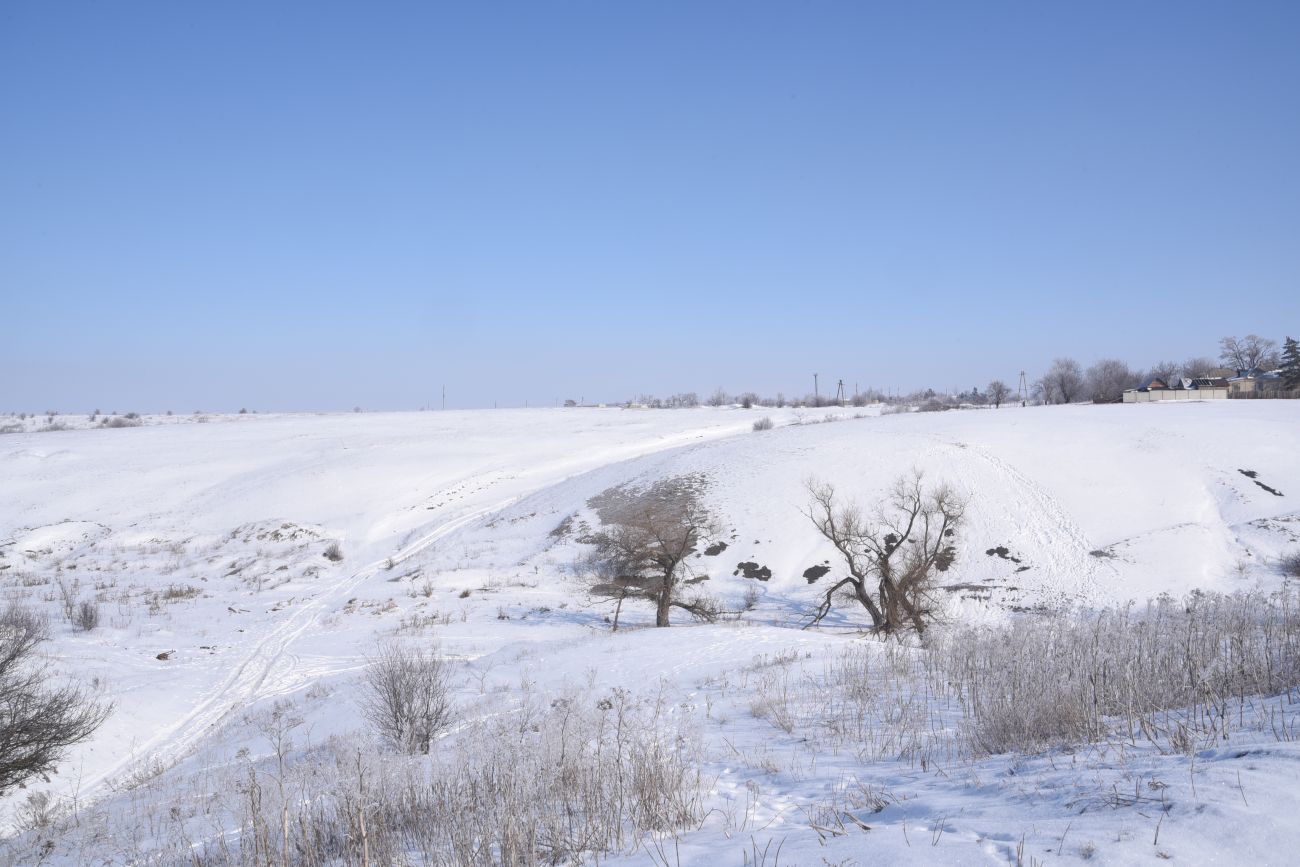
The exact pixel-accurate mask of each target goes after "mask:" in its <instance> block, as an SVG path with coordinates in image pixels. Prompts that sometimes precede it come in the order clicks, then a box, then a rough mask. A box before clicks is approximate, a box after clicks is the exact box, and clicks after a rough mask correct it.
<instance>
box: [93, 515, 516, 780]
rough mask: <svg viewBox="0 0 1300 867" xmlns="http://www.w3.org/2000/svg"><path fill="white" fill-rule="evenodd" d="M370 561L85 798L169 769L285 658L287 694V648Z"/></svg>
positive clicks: (275, 632)
mask: <svg viewBox="0 0 1300 867" xmlns="http://www.w3.org/2000/svg"><path fill="white" fill-rule="evenodd" d="M517 499H518V497H517V496H515V497H510V498H508V499H506V500H504V501H501V502H498V503H494V504H492V505H490V506H486V507H483V508H480V509H475V510H473V511H470V512H467V513H466V514H464V515H461V516H459V517H457V518H454V519H452V520H450V521H447V522H445V523H443V524H440V525H439V526H438V527H436V528H434V529H433V530H432V531H430V532H428V533H426V534H424V535H423V536H421V537H420V538H419V539H417V540H415V541H414V542H412V543H411V544H409V545H407V546H406V547H405V548H403V549H401V550H400V551H398V552H397V553H396V554H393V555H392V560H393V561H394V562H397V563H401V562H404V561H406V560H409V559H410V558H412V557H414V556H415V555H417V554H419V553H420V552H422V551H424V550H425V549H427V548H429V547H430V546H431V545H433V544H434V543H435V542H437V541H439V540H440V539H442V538H444V537H446V536H448V535H449V534H451V533H454V532H455V531H456V530H459V529H461V528H462V527H465V526H466V525H468V524H470V523H472V522H473V521H475V520H477V519H479V518H481V517H483V516H484V515H488V514H491V513H492V512H495V511H498V510H500V509H503V508H505V507H507V506H509V505H510V504H511V503H512V502H514V501H515V500H517ZM388 559H389V558H387V557H386V558H384V559H383V560H379V561H376V562H374V563H371V564H369V565H367V566H365V567H363V568H362V569H360V570H358V571H356V572H353V573H351V574H350V575H348V576H346V577H345V578H342V579H340V580H339V581H336V582H335V583H333V584H331V585H330V586H329V587H327V588H326V589H324V590H323V591H322V592H320V593H319V594H317V595H316V596H315V597H314V598H313V599H311V600H310V601H308V602H307V603H306V604H304V605H303V606H302V607H300V608H298V609H297V610H295V611H294V612H293V614H291V615H290V616H289V617H287V618H286V619H285V620H284V621H283V622H282V623H280V624H278V625H276V626H275V627H274V628H272V629H271V631H270V632H269V633H267V634H266V635H264V636H263V637H262V638H261V639H259V640H258V642H257V644H256V645H255V646H254V648H253V650H252V651H251V652H250V653H249V654H248V655H247V656H245V657H244V659H243V660H242V661H241V662H240V663H239V664H238V665H237V666H236V667H235V669H234V671H232V672H231V673H230V674H228V675H227V676H226V677H225V679H224V680H223V681H222V682H221V684H220V685H219V686H218V687H217V688H216V689H214V690H211V691H209V692H208V694H207V695H205V696H204V697H203V698H202V699H201V700H200V701H199V703H198V704H197V705H196V706H195V707H194V708H192V709H191V710H190V711H189V712H188V713H187V714H185V715H184V716H183V717H181V718H180V719H179V720H177V721H176V722H174V723H172V724H170V725H169V726H167V727H166V728H164V729H163V730H161V731H159V732H157V733H156V734H154V735H153V736H152V737H151V738H149V740H148V741H146V742H145V743H144V745H143V746H142V747H141V748H140V749H139V750H138V752H137V755H136V756H133V757H128V758H126V759H124V760H123V761H121V762H118V763H117V764H116V765H114V766H113V767H112V768H109V769H108V770H106V771H104V772H103V773H102V774H100V775H98V776H97V777H95V778H93V779H90V780H87V781H86V782H85V783H84V788H83V790H82V794H83V797H85V798H87V799H88V800H93V799H94V798H95V797H96V796H97V795H99V794H101V792H102V789H103V788H104V787H105V786H110V787H111V786H113V785H114V784H115V783H119V782H121V781H122V778H123V777H125V776H127V775H128V774H129V773H130V771H131V768H132V767H133V766H136V765H137V764H140V765H144V766H146V767H163V768H170V767H172V766H173V765H175V764H176V763H178V762H179V761H181V760H182V759H184V758H185V756H186V755H188V754H189V752H190V751H191V750H192V749H193V748H194V746H195V745H197V744H198V742H199V741H201V740H202V739H203V738H204V737H206V736H207V735H208V733H209V732H210V731H211V730H212V729H213V728H214V727H215V726H217V725H218V724H220V723H221V722H222V721H223V720H225V719H226V717H227V716H229V715H230V714H231V713H233V712H234V711H236V710H239V709H240V708H242V707H245V706H247V705H248V704H251V703H252V702H253V701H255V700H257V699H259V698H262V697H264V696H263V693H264V687H265V686H267V685H268V683H267V681H268V677H269V676H270V675H271V674H272V672H273V671H275V669H276V668H277V667H279V666H280V664H281V663H283V662H285V661H286V660H288V661H289V663H290V664H289V665H288V667H287V669H286V672H285V674H284V675H282V676H281V678H280V680H281V683H278V684H277V683H273V684H270V685H271V686H272V692H277V693H278V692H283V691H284V690H283V682H282V681H283V680H284V679H286V678H288V677H291V676H292V673H293V672H294V670H295V669H296V668H297V657H296V656H295V655H293V654H291V653H289V651H288V648H289V646H290V645H291V644H292V643H293V642H294V641H295V640H296V639H298V638H299V637H300V636H302V635H303V634H304V633H305V632H306V631H307V630H309V629H311V628H312V627H314V626H315V625H316V624H317V623H318V622H319V620H320V618H321V616H322V615H324V614H326V613H328V612H329V611H332V610H333V609H334V607H335V606H336V605H337V604H338V602H339V600H340V598H342V597H344V596H346V595H348V594H350V593H351V592H352V591H353V590H354V589H355V588H356V587H357V586H358V585H360V584H361V583H362V582H364V581H366V580H368V579H370V578H373V577H374V576H375V575H376V574H377V573H379V572H380V571H381V570H382V569H385V568H386V566H387V560H388Z"/></svg>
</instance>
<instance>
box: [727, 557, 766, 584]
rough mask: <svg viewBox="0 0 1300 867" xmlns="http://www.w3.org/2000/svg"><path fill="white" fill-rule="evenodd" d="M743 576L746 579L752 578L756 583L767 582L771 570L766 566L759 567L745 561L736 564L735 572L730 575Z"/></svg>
mask: <svg viewBox="0 0 1300 867" xmlns="http://www.w3.org/2000/svg"><path fill="white" fill-rule="evenodd" d="M742 573H743V574H744V576H745V577H746V578H754V579H756V580H758V581H767V580H769V579H771V577H772V570H771V569H769V568H767V567H766V566H760V565H758V564H757V563H754V562H751V561H746V562H744V563H737V564H736V571H735V572H732V573H731V574H732V575H740V574H742Z"/></svg>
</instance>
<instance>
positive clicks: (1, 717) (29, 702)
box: [0, 606, 112, 795]
mask: <svg viewBox="0 0 1300 867" xmlns="http://www.w3.org/2000/svg"><path fill="white" fill-rule="evenodd" d="M47 637H48V632H47V626H46V623H45V620H44V619H43V618H42V617H40V616H39V615H37V614H35V613H33V612H31V611H28V610H27V609H24V608H20V607H17V606H10V607H9V608H7V609H5V610H4V611H3V612H0V795H3V794H4V793H5V792H7V791H9V790H10V789H12V788H13V787H14V786H18V785H21V784H22V783H23V781H24V780H27V779H29V778H30V777H35V776H46V775H48V774H50V773H52V772H53V771H54V770H55V768H56V767H57V765H58V763H59V762H60V761H62V760H63V757H64V755H65V754H66V753H67V750H68V748H69V747H71V746H72V745H73V744H77V743H80V742H81V741H84V740H85V739H86V738H88V737H90V736H91V734H93V733H94V731H95V729H97V728H99V726H100V724H101V723H102V722H103V721H104V720H105V719H107V718H108V715H109V713H110V712H111V711H112V705H111V704H108V703H104V702H100V701H98V700H97V699H96V698H95V696H94V694H93V693H91V692H90V690H88V689H86V688H85V687H83V686H80V685H78V684H75V683H63V684H56V683H54V682H53V675H52V673H51V671H50V669H49V668H48V666H46V665H43V664H41V663H40V662H38V661H37V660H36V658H35V654H36V647H37V645H39V644H40V643H41V642H42V641H44V640H45V639H46V638H47Z"/></svg>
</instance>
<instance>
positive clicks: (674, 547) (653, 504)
mask: <svg viewBox="0 0 1300 867" xmlns="http://www.w3.org/2000/svg"><path fill="white" fill-rule="evenodd" d="M703 484H704V480H703V478H701V477H699V476H674V477H671V478H667V479H660V480H659V481H656V482H654V483H653V484H651V485H650V486H649V487H646V488H641V489H638V488H633V487H630V486H621V487H617V488H611V489H609V490H607V491H605V492H604V493H602V494H599V495H598V496H596V497H593V498H592V499H591V500H590V501H589V505H590V506H591V507H592V508H593V509H595V510H596V514H597V516H598V517H599V518H600V520H601V524H602V525H603V526H604V529H602V530H601V531H599V532H596V533H593V534H591V535H589V536H586V537H585V538H584V539H583V540H582V541H584V542H587V543H589V544H591V545H593V546H595V550H594V553H593V554H592V556H591V558H590V559H589V562H590V563H591V564H593V565H594V572H595V574H596V575H597V577H598V578H599V579H600V583H599V584H597V585H596V587H595V588H594V589H595V591H596V592H597V593H599V594H601V595H606V596H610V597H611V598H617V599H618V600H619V608H620V610H621V608H622V602H623V600H625V599H628V598H637V599H647V600H650V601H651V602H653V603H654V605H655V626H668V625H669V615H670V613H671V611H672V609H673V608H680V609H682V610H683V611H686V612H688V613H690V614H691V615H693V616H695V617H698V618H700V619H702V620H713V619H714V618H715V617H716V616H717V609H716V606H714V605H713V604H712V603H711V602H710V601H709V600H708V599H705V598H686V597H684V596H683V594H682V593H681V585H682V583H683V582H684V581H685V580H686V579H687V578H689V577H690V575H691V574H692V573H691V567H690V564H689V562H688V559H687V558H689V557H690V555H691V554H693V553H695V551H696V549H697V548H698V547H699V545H700V543H701V542H703V541H706V540H707V539H709V538H710V537H712V536H714V535H716V534H717V533H718V527H717V524H716V522H715V521H714V519H713V516H712V515H711V514H710V513H709V511H708V509H706V508H705V506H704V504H703V502H702V500H701V496H700V493H701V489H702V488H703Z"/></svg>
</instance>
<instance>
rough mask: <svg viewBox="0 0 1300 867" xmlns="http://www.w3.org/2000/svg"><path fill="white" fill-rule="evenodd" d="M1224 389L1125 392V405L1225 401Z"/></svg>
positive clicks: (1225, 393) (1226, 394) (1168, 389)
mask: <svg viewBox="0 0 1300 867" xmlns="http://www.w3.org/2000/svg"><path fill="white" fill-rule="evenodd" d="M1227 399H1228V390H1227V389H1226V388H1163V389H1156V390H1155V391H1126V392H1124V402H1125V403H1152V402H1154V401H1160V400H1227Z"/></svg>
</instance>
